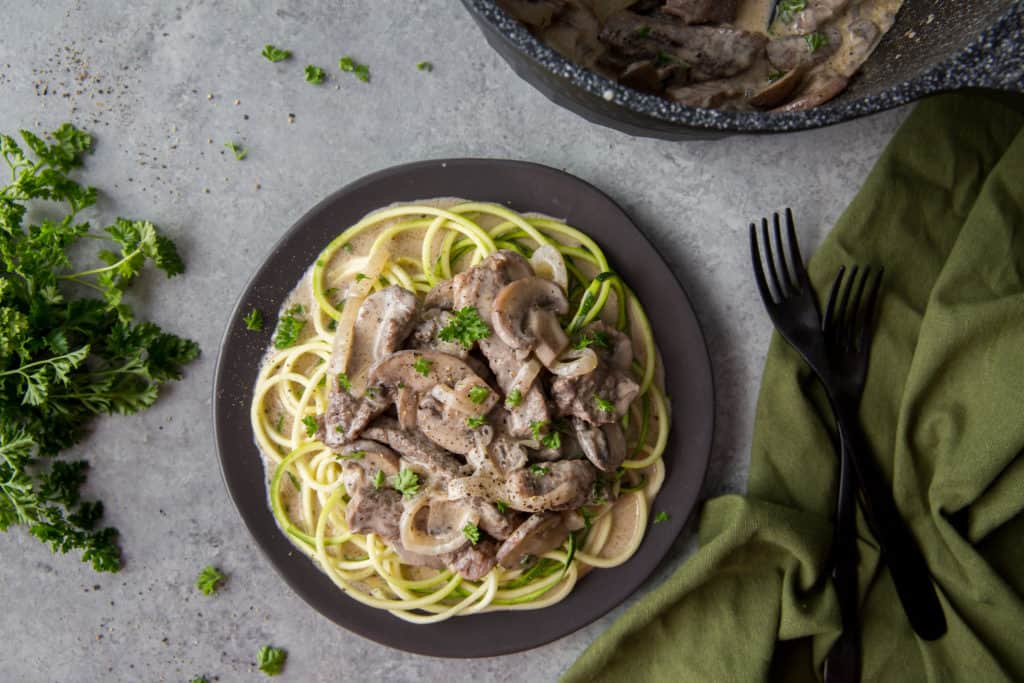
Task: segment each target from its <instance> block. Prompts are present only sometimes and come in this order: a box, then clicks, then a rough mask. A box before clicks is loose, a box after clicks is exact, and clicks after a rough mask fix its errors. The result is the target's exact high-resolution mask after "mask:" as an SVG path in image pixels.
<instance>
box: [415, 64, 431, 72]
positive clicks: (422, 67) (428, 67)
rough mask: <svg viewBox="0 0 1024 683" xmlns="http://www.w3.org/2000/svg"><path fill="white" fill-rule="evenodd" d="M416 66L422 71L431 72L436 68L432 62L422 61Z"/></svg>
mask: <svg viewBox="0 0 1024 683" xmlns="http://www.w3.org/2000/svg"><path fill="white" fill-rule="evenodd" d="M416 68H417V69H419V70H420V71H427V72H430V71H433V70H434V65H433V64H431V63H430V62H420V63H418V64H417V65H416Z"/></svg>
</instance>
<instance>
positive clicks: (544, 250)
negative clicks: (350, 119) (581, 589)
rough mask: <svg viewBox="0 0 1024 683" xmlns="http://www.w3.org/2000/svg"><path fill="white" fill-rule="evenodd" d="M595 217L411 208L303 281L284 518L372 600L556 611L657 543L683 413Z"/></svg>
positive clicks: (281, 362)
mask: <svg viewBox="0 0 1024 683" xmlns="http://www.w3.org/2000/svg"><path fill="white" fill-rule="evenodd" d="M585 228H586V226H578V228H577V227H571V226H569V225H566V224H565V223H563V222H561V221H559V220H556V219H553V218H549V217H546V216H540V215H535V214H519V213H516V212H514V211H511V210H509V209H507V208H504V207H502V206H499V205H495V204H486V203H480V202H472V201H463V200H457V199H442V200H430V201H423V202H418V203H415V204H402V205H395V206H391V207H387V208H384V209H381V210H378V211H376V212H374V213H371V214H370V215H368V216H366V217H365V218H364V219H362V220H361V221H359V222H358V223H356V224H355V225H353V226H351V227H350V228H348V229H347V230H345V231H344V232H342V233H341V234H340V235H339V236H338V237H337V238H335V239H334V240H333V241H332V242H331V243H330V244H329V245H327V247H326V248H325V249H324V250H323V252H322V253H321V254H320V256H319V257H318V258H317V259H316V261H315V263H314V264H312V266H311V267H310V269H309V270H308V271H307V272H306V274H305V275H304V277H303V278H302V279H301V280H300V282H299V283H298V285H297V287H296V288H295V290H294V291H293V292H292V294H291V296H290V297H289V299H288V301H287V302H286V304H285V305H284V307H283V308H282V311H281V316H280V320H279V322H278V326H277V329H276V331H275V334H274V338H273V343H272V346H271V348H270V349H268V351H267V355H266V358H265V360H264V363H263V366H262V369H261V371H260V374H259V378H258V380H257V384H256V387H255V390H254V397H253V402H252V406H251V420H252V427H253V431H254V434H255V438H256V441H257V443H258V445H259V447H260V451H261V453H262V455H263V459H264V463H265V465H266V469H267V485H268V490H269V499H270V505H271V508H272V511H273V513H274V516H275V518H276V520H277V522H278V525H279V526H280V528H281V529H282V530H283V531H284V532H285V533H286V534H287V535H288V536H289V537H290V539H291V540H292V541H293V542H294V543H295V545H296V546H297V547H298V548H299V549H301V550H302V551H303V552H305V553H306V554H307V555H308V556H310V557H311V558H312V560H313V561H314V562H316V563H317V565H318V566H319V568H320V569H321V570H322V571H324V572H326V573H327V575H328V576H329V577H330V578H331V579H332V581H333V582H334V583H335V584H336V585H337V586H338V587H339V588H340V589H342V590H343V591H344V592H345V593H346V594H348V595H349V596H351V597H352V598H354V599H356V600H358V601H360V602H362V603H364V604H367V605H370V606H373V607H377V608H381V609H385V610H389V611H390V612H391V613H393V614H395V615H396V616H398V617H400V618H402V619H405V620H407V621H411V622H414V623H433V622H437V621H441V620H444V619H447V618H450V617H453V616H457V615H465V614H473V613H479V612H484V611H494V610H521V609H538V608H542V607H545V606H547V605H551V604H554V603H556V602H558V601H559V600H561V599H563V598H564V597H565V596H566V595H568V594H569V593H570V592H571V591H572V590H573V586H574V585H575V584H576V582H577V581H578V580H579V579H580V578H581V577H582V576H583V575H584V574H586V573H587V572H588V571H590V570H592V569H595V568H597V569H604V568H610V567H615V566H617V565H620V564H622V563H624V562H626V561H627V560H628V559H629V558H630V557H631V556H632V555H633V553H634V552H635V551H636V550H637V548H638V547H639V545H640V543H641V541H642V540H643V537H644V533H645V530H646V529H647V527H648V524H649V514H650V510H651V504H652V501H653V500H654V497H655V496H656V495H657V493H658V490H659V489H660V487H661V484H662V482H663V480H664V476H665V470H664V465H663V462H662V454H663V451H664V449H665V445H666V443H667V440H668V432H669V422H670V421H669V404H668V400H667V398H666V396H665V393H664V383H663V377H662V371H661V365H660V359H659V356H658V351H657V348H656V346H655V341H654V338H653V336H652V332H651V327H650V325H649V323H648V319H647V317H646V315H645V313H644V309H643V306H642V304H641V302H640V301H638V300H637V298H636V296H635V295H634V294H633V293H632V291H631V290H630V288H629V286H628V283H626V282H623V281H622V279H621V278H620V277H619V276H617V275H616V274H615V273H614V272H613V271H612V270H611V269H610V267H609V265H608V262H607V260H606V258H605V255H604V254H603V253H602V251H601V249H600V248H599V247H598V245H597V244H595V243H594V242H593V241H592V240H591V239H590V238H589V237H587V236H586V234H585Z"/></svg>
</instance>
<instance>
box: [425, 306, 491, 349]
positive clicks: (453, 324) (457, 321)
mask: <svg viewBox="0 0 1024 683" xmlns="http://www.w3.org/2000/svg"><path fill="white" fill-rule="evenodd" d="M489 336H491V328H490V327H489V326H488V325H487V323H486V322H484V320H483V318H481V317H480V312H479V311H478V310H476V306H466V307H465V308H460V309H459V310H457V311H455V314H454V315H452V317H451V318H450V319H449V320H448V324H447V325H445V326H444V327H442V328H441V329H440V330H439V331H438V333H437V337H438V339H440V340H441V341H446V342H458V343H459V344H461V345H462V347H463V348H466V349H470V348H473V344H474V343H475V342H476V341H478V340H480V339H486V338H487V337H489Z"/></svg>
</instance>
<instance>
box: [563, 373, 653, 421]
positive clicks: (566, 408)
mask: <svg viewBox="0 0 1024 683" xmlns="http://www.w3.org/2000/svg"><path fill="white" fill-rule="evenodd" d="M639 393H640V385H639V384H637V383H636V381H635V380H633V378H632V377H630V376H629V375H628V374H627V373H626V372H625V371H623V370H619V369H618V368H612V367H609V366H607V365H605V364H603V363H602V364H599V365H598V366H597V368H596V369H594V370H593V372H588V373H587V374H585V375H578V376H576V377H559V378H557V379H556V380H555V381H554V382H552V383H551V397H552V398H553V399H554V401H555V406H556V407H557V408H558V412H559V414H560V415H575V416H576V417H579V418H582V419H584V420H586V421H587V422H589V423H591V424H596V425H600V424H609V423H611V422H618V421H619V420H620V419H622V416H623V415H625V414H626V411H627V410H629V405H630V404H631V403H632V402H633V399H635V398H636V397H637V394H639Z"/></svg>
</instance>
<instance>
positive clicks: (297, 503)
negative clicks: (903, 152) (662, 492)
mask: <svg viewBox="0 0 1024 683" xmlns="http://www.w3.org/2000/svg"><path fill="white" fill-rule="evenodd" d="M465 201H466V200H462V199H455V198H443V199H430V200H422V201H416V202H410V203H414V204H417V205H421V206H423V205H426V206H431V207H435V208H440V209H447V208H450V207H452V206H455V205H457V204H461V203H464V202H465ZM403 204H404V203H403ZM522 215H523V216H525V217H544V218H547V216H541V215H540V214H522ZM409 218H410V217H409V216H404V217H402V218H400V219H396V220H395V221H389V222H385V223H381V224H380V225H378V226H375V227H373V228H372V229H369V230H366V231H364V232H362V233H360V234H358V235H356V236H355V237H354V238H353V239H352V240H351V241H350V242H349V244H351V245H352V248H351V250H346V249H339V250H338V251H337V253H336V254H335V255H334V256H333V257H332V258H331V260H330V261H329V262H328V264H327V267H326V269H325V273H326V277H325V282H326V283H327V286H328V287H334V288H336V290H337V291H336V293H333V294H335V296H336V297H337V300H334V301H333V303H335V305H336V306H337V301H338V300H343V299H345V298H346V296H347V294H348V292H349V290H350V289H351V288H352V287H353V286H354V273H357V272H359V269H360V268H362V267H363V266H364V265H365V262H366V255H367V254H369V253H370V250H371V246H372V245H373V243H374V242H375V241H376V239H377V238H378V236H380V235H381V234H382V233H383V232H385V231H386V230H387V229H388V228H389V227H391V226H392V225H393V224H394V223H395V222H397V221H402V220H408V219H409ZM475 220H476V222H477V223H478V224H479V225H480V226H481V227H482V228H484V229H485V230H486V229H489V228H491V227H494V226H495V225H497V224H498V223H500V222H502V221H501V219H499V218H497V217H492V216H486V217H480V218H479V219H475ZM423 233H424V230H422V229H417V230H411V231H405V232H402V233H399V234H398V235H397V236H395V237H393V238H392V239H391V240H390V242H389V249H388V250H389V252H390V260H391V261H395V260H398V259H402V258H408V259H413V260H415V261H416V262H417V263H419V262H420V259H421V250H422V236H423ZM562 241H563V242H564V243H565V244H568V245H572V246H578V242H576V241H574V240H571V239H568V238H564V237H563V238H562ZM441 243H442V240H441V239H436V240H435V253H434V254H433V255H432V262H433V259H436V258H437V257H438V256H439V254H440V252H441ZM470 260H471V256H469V255H465V256H463V257H462V258H461V259H460V260H459V261H457V262H455V263H453V264H452V272H453V274H455V273H458V272H461V271H463V270H465V269H467V268H468V267H469V266H470V265H471V263H470ZM576 265H577V267H578V268H579V269H580V270H581V271H582V272H583V274H584V275H585V276H587V277H589V278H593V277H595V276H596V275H597V274H598V271H597V268H596V267H594V266H591V265H590V264H588V263H585V262H583V261H582V260H577V261H576ZM313 267H314V266H313V265H311V266H310V267H309V269H307V271H306V273H305V274H304V275H303V276H302V278H301V279H300V280H299V282H298V284H297V285H296V286H295V288H294V289H293V290H292V291H291V293H290V294H289V295H288V297H287V299H286V301H285V303H284V304H283V305H282V307H281V310H280V312H279V317H280V316H284V315H286V314H287V312H288V311H289V310H290V309H292V308H293V307H295V306H302V309H303V310H304V311H305V313H304V314H303V316H302V317H304V319H305V320H306V324H305V326H304V327H303V330H302V333H301V335H300V337H299V341H298V342H297V343H298V344H302V343H305V342H308V341H310V340H313V339H315V338H317V336H318V335H317V334H316V329H315V327H314V325H313V322H312V319H313V316H316V315H319V316H322V319H323V320H324V321H325V324H326V322H327V321H328V320H329V319H328V318H327V316H325V315H323V314H322V313H321V312H320V310H319V306H318V304H317V302H316V300H315V298H314V297H313V293H312V273H313ZM420 297H421V298H422V295H420ZM617 310H618V302H617V300H616V297H615V293H614V291H612V292H611V293H610V294H609V297H608V302H607V304H606V305H605V307H604V309H603V310H602V312H601V318H602V319H603V320H604V321H605V322H607V323H609V324H614V322H615V319H616V312H617ZM630 333H631V337H632V338H633V339H638V338H639V336H640V328H639V325H638V324H637V323H636V322H635V321H634V323H633V328H632V329H631V330H630ZM276 353H277V351H276V349H274V348H273V347H271V348H270V349H268V351H267V354H266V355H265V356H264V359H263V364H264V365H266V364H267V363H268V362H270V360H271V358H272V357H273V356H275V355H276ZM642 353H643V347H642V346H640V345H637V344H634V354H641V360H642ZM372 360H373V356H372V345H371V340H369V339H365V338H363V337H361V336H360V335H359V333H358V330H357V331H356V334H355V336H354V342H353V348H352V352H351V355H350V357H349V362H348V365H347V372H348V374H349V378H350V380H352V381H353V385H354V386H356V385H357V383H360V382H362V380H363V378H364V377H365V373H366V370H367V369H368V368H369V366H370V365H371V364H372ZM317 365H319V363H317V362H316V361H314V360H308V361H305V362H302V363H300V364H297V365H296V366H295V369H296V371H298V372H300V373H303V374H305V373H307V372H309V371H311V370H312V369H313V368H314V367H315V366H317ZM655 382H656V384H657V385H658V386H659V387H661V388H662V389H663V388H664V376H663V369H662V365H661V363H660V358H659V362H658V364H657V370H656V374H655ZM358 390H359V391H361V387H358ZM323 393H324V396H325V397H326V391H324V392H323ZM264 413H265V415H266V416H267V420H268V422H269V423H271V424H276V423H277V421H278V420H282V427H283V429H284V432H285V433H290V431H291V429H292V417H291V415H290V414H289V412H288V410H286V407H285V405H284V404H283V402H282V401H281V399H280V398H279V397H278V396H277V393H276V392H273V393H272V394H271V395H269V396H268V398H267V400H266V401H265V402H264ZM300 428H301V427H300ZM648 429H649V431H648V434H649V435H650V434H656V433H657V430H658V420H657V417H656V415H655V414H654V413H653V411H652V413H651V416H650V424H649V428H648ZM648 438H649V439H650V436H649V437H648ZM261 452H262V449H261ZM263 456H264V457H263V459H264V466H265V471H266V480H267V483H268V484H269V482H270V479H271V477H272V475H273V472H274V469H275V466H276V463H275V460H274V459H272V458H271V457H269V455H268V454H267V453H263ZM631 457H636V456H635V454H634V455H633V456H631ZM654 468H655V466H651V467H648V468H645V469H643V470H639V472H641V473H643V474H644V475H645V476H646V477H647V482H648V487H647V490H648V492H649V495H648V499H652V498H653V495H654V494H655V493H656V491H655V490H652V486H651V483H652V478H653V472H654ZM268 491H269V486H268ZM280 500H281V504H282V505H283V507H284V508H285V510H287V512H288V517H289V518H290V519H292V520H295V521H296V523H297V524H298V525H299V526H300V527H303V530H304V531H305V532H306V533H313V526H314V524H315V522H316V520H315V519H309V518H308V515H307V514H306V512H305V508H306V502H305V501H303V499H302V496H301V494H300V491H299V490H298V489H296V488H295V487H294V486H293V485H292V484H291V483H284V484H282V486H281V497H280ZM638 500H639V497H638V496H633V495H624V496H622V497H621V498H620V499H619V500H618V501H616V502H615V503H614V504H613V505H612V508H611V510H610V511H609V512H607V513H606V514H610V515H611V516H612V520H613V525H612V528H611V531H610V533H609V534H608V537H607V541H606V542H605V543H604V545H603V547H602V548H601V549H600V551H599V553H598V554H599V556H601V557H614V556H615V555H617V554H620V553H621V552H623V551H624V550H625V549H626V548H627V547H628V545H629V543H630V540H631V539H632V538H633V537H634V534H635V533H636V525H637V520H638V513H637V509H636V506H637V504H638V503H637V501H638ZM340 531H341V529H340V528H339V527H337V526H336V525H334V524H328V529H327V536H331V535H333V534H337V533H340ZM642 531H643V530H641V533H642ZM328 552H329V553H330V554H332V555H336V556H338V557H342V558H345V559H350V560H355V559H362V558H363V557H364V555H363V551H362V549H360V548H358V547H357V546H354V545H350V544H345V545H342V546H340V547H334V548H329V550H328ZM405 572H406V576H407V577H408V578H413V579H416V578H426V577H428V576H432V575H433V574H434V572H435V570H432V569H429V568H427V567H406V569H405ZM362 588H363V589H364V590H367V591H368V590H370V589H371V588H372V587H371V586H369V585H367V584H364V585H363V586H362Z"/></svg>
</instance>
